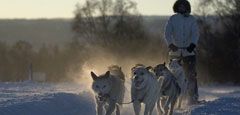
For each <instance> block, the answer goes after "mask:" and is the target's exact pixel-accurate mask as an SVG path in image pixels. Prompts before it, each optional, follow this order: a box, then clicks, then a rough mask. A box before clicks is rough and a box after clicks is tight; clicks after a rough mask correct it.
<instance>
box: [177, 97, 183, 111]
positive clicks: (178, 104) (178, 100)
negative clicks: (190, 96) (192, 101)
mask: <svg viewBox="0 0 240 115" xmlns="http://www.w3.org/2000/svg"><path fill="white" fill-rule="evenodd" d="M182 99H183V95H180V96H179V97H178V99H177V108H178V109H180V108H181V105H182Z"/></svg>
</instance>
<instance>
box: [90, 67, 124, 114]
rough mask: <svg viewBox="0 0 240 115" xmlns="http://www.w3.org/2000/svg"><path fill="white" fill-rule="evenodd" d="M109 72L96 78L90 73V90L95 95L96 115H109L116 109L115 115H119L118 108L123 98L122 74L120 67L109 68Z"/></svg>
mask: <svg viewBox="0 0 240 115" xmlns="http://www.w3.org/2000/svg"><path fill="white" fill-rule="evenodd" d="M108 69H109V71H107V72H106V73H105V74H103V75H99V76H97V75H96V74H95V73H94V72H91V77H92V79H93V83H92V89H93V91H94V93H95V99H96V105H97V108H96V110H97V115H103V113H104V111H105V114H104V115H111V114H112V113H113V112H114V111H115V108H116V115H120V106H121V103H122V102H123V98H124V92H125V87H124V82H125V78H124V74H123V72H122V70H121V68H120V67H118V66H110V67H109V68H108Z"/></svg>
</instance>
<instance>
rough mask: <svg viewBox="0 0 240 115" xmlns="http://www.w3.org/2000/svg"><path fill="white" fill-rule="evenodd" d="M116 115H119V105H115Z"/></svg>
mask: <svg viewBox="0 0 240 115" xmlns="http://www.w3.org/2000/svg"><path fill="white" fill-rule="evenodd" d="M116 115H120V105H118V104H116Z"/></svg>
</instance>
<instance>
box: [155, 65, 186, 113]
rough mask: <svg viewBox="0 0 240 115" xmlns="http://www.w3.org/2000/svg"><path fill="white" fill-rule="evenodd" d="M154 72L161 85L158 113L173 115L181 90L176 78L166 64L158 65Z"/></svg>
mask: <svg viewBox="0 0 240 115" xmlns="http://www.w3.org/2000/svg"><path fill="white" fill-rule="evenodd" d="M153 71H154V73H155V74H156V76H158V77H159V79H158V81H159V84H160V87H159V89H160V91H159V100H158V101H157V109H158V112H159V114H161V113H164V114H167V115H172V114H173V109H174V105H175V103H176V100H177V98H178V96H179V95H180V92H181V89H180V87H179V85H178V83H177V81H176V78H175V77H174V75H173V74H172V73H171V72H170V71H169V69H168V68H167V67H166V64H165V63H164V64H159V65H157V66H156V67H154V68H153ZM163 103H164V105H163ZM166 111H167V112H166Z"/></svg>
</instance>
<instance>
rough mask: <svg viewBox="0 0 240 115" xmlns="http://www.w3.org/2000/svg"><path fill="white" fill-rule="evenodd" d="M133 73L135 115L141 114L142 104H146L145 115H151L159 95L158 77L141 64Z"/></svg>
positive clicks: (133, 69)
mask: <svg viewBox="0 0 240 115" xmlns="http://www.w3.org/2000/svg"><path fill="white" fill-rule="evenodd" d="M131 71H132V86H131V97H132V100H133V107H134V112H135V115H139V114H140V110H141V103H144V104H145V110H144V115H151V114H152V111H153V108H154V106H155V103H156V101H157V99H158V94H159V93H158V91H159V84H158V81H157V79H156V76H155V75H154V74H153V73H151V72H149V71H148V69H147V68H145V66H144V65H140V64H138V65H136V66H135V67H133V68H132V70H131Z"/></svg>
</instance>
